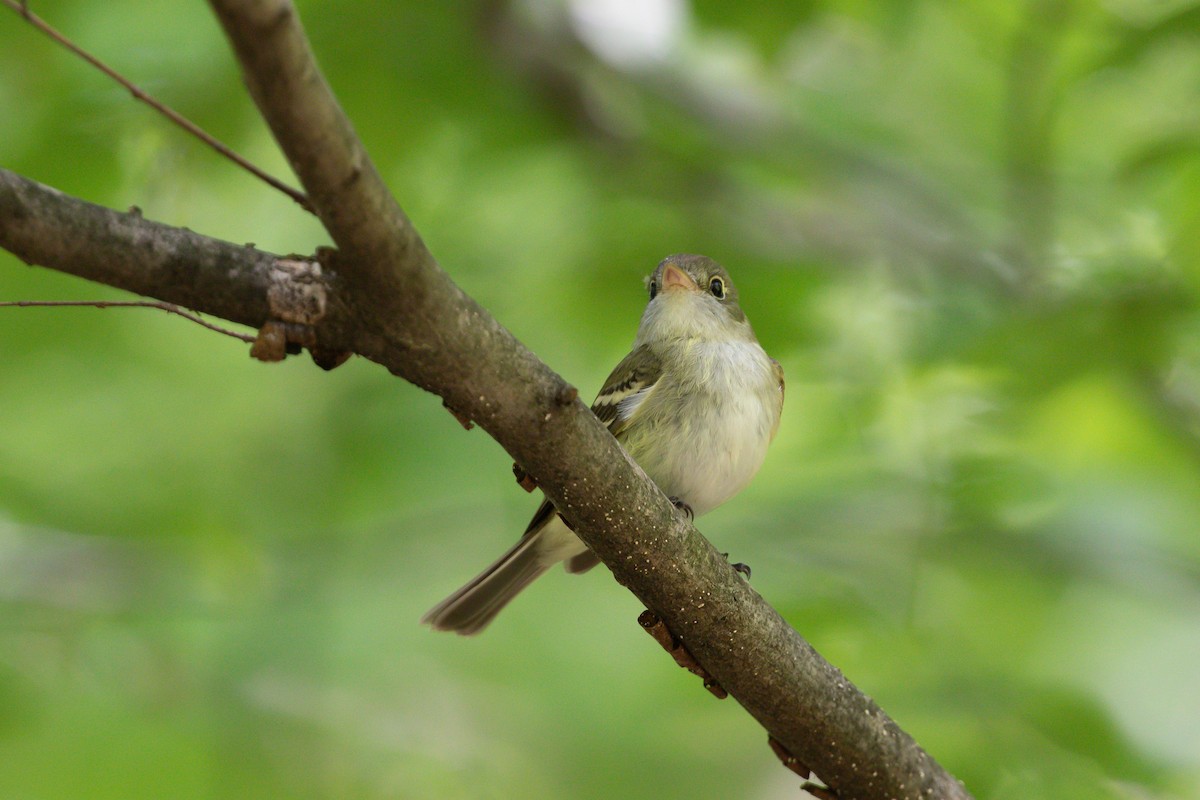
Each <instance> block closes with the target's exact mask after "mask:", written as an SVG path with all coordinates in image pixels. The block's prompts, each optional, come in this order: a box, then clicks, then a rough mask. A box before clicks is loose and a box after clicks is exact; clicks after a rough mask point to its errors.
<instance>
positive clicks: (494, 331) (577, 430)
mask: <svg viewBox="0 0 1200 800" xmlns="http://www.w3.org/2000/svg"><path fill="white" fill-rule="evenodd" d="M212 5H213V7H214V9H215V10H216V12H217V14H218V16H219V18H220V20H221V23H222V25H223V26H224V27H225V30H226V32H227V34H228V36H229V38H230V40H231V42H232V43H233V46H234V49H235V51H236V52H237V54H238V57H239V59H240V60H241V63H242V68H243V71H244V73H245V78H246V82H247V84H248V85H249V86H250V90H251V94H252V95H253V96H254V98H255V100H256V102H257V103H258V104H259V107H260V109H261V110H262V112H263V115H264V117H265V118H266V119H267V121H268V123H269V124H270V126H271V128H272V131H273V132H274V134H275V137H276V139H277V140H278V141H279V143H280V145H281V146H282V148H283V150H284V152H285V153H286V154H287V156H288V158H289V160H290V161H291V163H292V165H293V167H294V168H295V170H296V172H297V174H298V175H299V177H300V180H301V182H302V183H303V185H304V187H305V189H306V190H307V191H308V193H309V197H310V198H311V200H312V202H313V204H314V206H315V207H316V210H317V212H318V214H319V216H320V218H321V220H322V222H323V223H324V224H325V226H326V228H327V230H328V231H329V233H330V235H331V236H332V238H333V240H334V241H335V242H336V243H337V244H338V246H339V248H340V250H339V251H338V252H337V253H336V254H332V255H330V256H329V257H327V258H323V259H322V264H323V265H324V267H325V271H324V272H323V274H322V277H321V278H320V280H321V282H322V287H323V289H324V290H325V291H326V292H327V294H328V298H327V303H326V308H327V311H326V312H325V314H324V316H323V317H322V318H320V319H319V321H317V322H316V323H315V324H314V325H313V326H312V327H313V335H314V339H315V341H317V342H318V343H319V344H321V345H322V346H330V347H336V348H339V349H346V350H352V351H354V352H357V353H360V354H362V355H364V356H366V357H368V358H370V359H372V360H375V361H377V362H379V363H381V364H383V365H384V366H386V367H387V368H388V369H389V370H391V371H392V372H393V373H395V374H398V375H401V376H403V377H405V378H406V379H408V380H410V381H412V382H413V383H415V384H417V385H419V386H422V387H424V388H426V389H429V390H430V391H434V392H436V393H437V394H439V395H441V396H442V397H443V398H444V400H445V402H446V403H447V404H448V405H449V406H450V407H451V408H453V409H455V410H456V411H457V412H459V414H460V415H461V416H462V417H464V418H468V419H472V420H474V421H476V422H477V423H478V424H479V425H480V426H481V427H483V428H484V429H485V430H487V431H488V433H489V434H490V435H492V437H493V438H495V439H496V441H498V442H499V443H500V444H501V445H502V446H503V447H504V448H505V449H506V450H507V451H508V452H509V453H510V454H511V455H512V456H513V457H514V458H515V459H516V460H517V462H518V463H519V464H520V465H521V466H522V467H523V468H524V470H525V471H526V472H527V473H528V474H529V475H531V476H533V477H534V478H535V479H536V481H537V483H538V485H539V486H541V488H542V489H543V490H544V491H545V492H546V494H547V495H548V496H549V497H550V499H551V500H553V501H554V503H555V505H556V506H557V507H558V508H559V509H560V510H561V511H562V513H563V514H564V516H565V517H567V518H568V519H569V520H570V522H571V523H572V524H573V526H574V528H575V531H576V532H577V533H578V534H579V536H580V537H581V538H582V539H583V540H584V541H585V542H587V544H588V545H589V546H591V547H592V549H593V550H594V551H595V552H596V554H597V555H598V556H599V557H600V558H601V559H602V560H603V561H604V562H605V564H607V565H608V566H609V568H610V569H611V570H612V572H613V574H614V576H615V577H616V578H617V580H618V581H619V582H621V583H622V584H623V585H625V586H627V587H628V588H629V589H630V590H631V591H633V592H634V594H636V595H637V596H638V598H639V599H641V600H642V602H643V603H645V604H646V606H647V608H649V609H650V610H652V611H653V612H655V613H656V614H657V615H658V616H659V617H660V618H661V619H662V620H663V621H664V622H665V623H666V624H667V626H668V627H669V629H670V631H671V632H672V633H673V634H674V635H675V636H676V637H677V638H678V639H679V640H681V642H682V643H683V645H684V646H686V648H687V649H688V651H690V652H691V654H692V655H693V656H694V657H695V658H696V660H697V661H698V662H699V664H700V665H701V666H702V667H703V668H704V670H705V671H707V672H708V673H709V674H710V675H711V676H712V677H713V678H714V679H715V680H716V681H717V682H718V683H719V684H720V685H721V686H723V687H724V688H725V689H726V690H728V692H729V693H730V694H732V695H733V696H734V697H735V698H737V699H738V701H739V702H740V703H741V704H742V706H743V707H744V708H745V709H746V710H747V711H748V712H749V713H750V714H752V715H753V716H754V717H755V718H756V719H757V720H758V721H759V722H760V723H762V725H763V726H764V727H765V728H766V729H767V730H768V732H769V733H770V734H771V736H772V738H773V739H775V740H777V742H778V743H779V744H781V745H782V746H783V748H785V749H786V750H787V751H788V752H790V753H791V754H792V755H793V756H795V757H796V758H798V759H799V760H800V761H802V762H804V763H805V764H807V765H808V766H810V767H811V768H812V769H814V770H815V771H816V772H817V773H818V774H819V775H820V776H821V777H822V778H823V779H824V780H825V781H826V782H827V783H828V784H829V785H830V786H831V787H833V788H834V789H835V790H836V791H837V793H838V796H839V797H841V798H843V800H850V799H851V798H864V799H865V800H872V799H874V798H879V799H880V800H882V799H883V798H965V797H968V795H967V793H966V791H965V790H964V789H963V788H962V786H961V784H959V783H958V782H957V781H955V780H954V778H953V777H951V776H950V775H949V774H948V773H946V772H945V771H944V770H943V769H942V768H941V767H940V766H938V764H937V763H936V762H935V761H934V760H933V759H932V758H931V757H930V756H929V755H928V754H927V753H925V752H924V751H923V750H922V749H921V748H920V747H918V746H917V744H916V743H915V742H914V741H913V740H912V739H911V737H909V736H908V735H907V734H906V733H904V732H903V731H902V730H901V729H900V728H899V727H898V726H897V725H896V724H895V723H894V722H893V721H892V720H891V719H889V718H888V717H887V716H886V715H885V714H884V713H883V712H882V711H881V710H880V709H879V708H878V707H877V706H876V705H875V704H874V703H873V702H872V701H871V700H870V699H869V698H867V697H866V696H864V695H863V694H862V693H861V692H859V691H858V690H857V689H856V688H855V687H854V686H853V685H852V684H851V683H850V682H849V681H847V680H846V679H845V677H844V676H842V674H841V673H840V672H839V671H838V670H837V669H836V668H834V667H833V666H831V665H830V664H829V663H828V662H826V661H825V660H824V659H822V658H821V657H820V655H819V654H817V653H816V651H815V650H813V648H812V647H810V646H809V645H808V644H807V643H806V642H805V641H804V640H803V639H802V638H801V637H800V636H799V634H797V633H796V632H795V631H794V630H792V628H791V627H790V626H788V624H787V623H786V622H785V621H784V620H783V619H782V618H781V617H780V616H779V615H778V614H777V613H776V612H775V610H774V609H773V608H771V606H770V605H768V604H767V603H766V601H765V600H763V598H762V597H760V596H759V595H758V594H757V593H756V592H755V591H754V590H753V589H751V588H750V587H749V585H748V584H747V583H746V582H745V581H744V580H743V579H742V578H741V576H740V575H738V574H737V573H736V572H735V571H734V570H733V569H732V568H731V567H730V565H729V564H728V563H727V562H726V560H725V559H724V557H722V556H721V555H720V554H719V553H717V552H716V551H715V550H714V549H713V548H712V546H711V545H710V544H709V543H708V542H707V541H706V540H705V539H704V538H703V537H701V536H700V535H699V534H698V533H697V532H696V530H695V529H694V528H693V527H692V525H691V524H690V523H689V522H688V521H687V520H685V519H684V518H683V516H682V515H681V514H678V513H676V511H675V509H674V507H673V506H672V505H671V503H670V501H668V500H667V498H666V497H665V496H664V495H663V494H662V492H660V491H659V490H658V488H657V487H656V486H655V485H654V484H653V483H652V482H651V481H650V480H649V479H648V478H647V477H646V476H645V474H644V473H643V472H642V471H641V470H640V469H639V468H638V467H637V465H636V464H634V463H633V461H632V460H630V459H629V457H628V456H627V455H626V454H625V452H624V451H623V450H622V449H621V448H620V446H619V445H618V444H617V442H616V440H615V439H613V438H612V436H610V435H609V433H608V431H607V430H606V429H605V428H604V426H603V425H601V424H600V422H599V421H598V420H597V419H596V418H595V416H594V415H592V414H591V413H590V411H589V410H588V409H587V407H586V406H585V405H584V404H583V403H581V402H580V401H579V400H578V399H577V397H576V395H577V392H576V391H575V390H574V389H573V388H572V387H570V386H569V385H568V384H567V383H566V382H565V381H563V379H562V378H560V377H559V376H558V375H556V374H555V373H554V372H552V371H551V370H550V369H549V368H548V367H546V366H545V365H544V364H542V363H541V362H540V361H539V360H538V359H537V358H536V357H535V356H534V355H533V354H532V353H530V352H529V351H528V350H527V349H526V348H524V347H523V346H522V345H521V344H520V343H519V342H518V341H517V340H516V339H515V338H514V337H513V336H512V334H511V333H509V332H508V331H507V330H506V329H505V328H504V327H503V326H501V325H500V324H499V323H498V322H497V321H496V320H495V319H493V318H492V317H491V316H490V315H489V314H488V313H487V312H486V311H485V310H484V309H483V308H481V307H480V306H479V305H478V304H476V303H475V302H474V301H473V300H472V299H471V298H469V297H467V296H466V295H465V294H464V293H463V292H462V291H461V290H460V289H459V288H458V287H457V286H455V285H454V283H453V282H452V281H451V280H450V279H449V278H448V277H447V276H446V274H445V273H444V272H443V271H442V270H441V269H440V268H438V266H437V265H436V263H435V262H434V260H433V258H432V256H431V255H430V254H429V252H428V250H427V249H426V248H425V246H424V244H423V243H422V242H421V240H420V237H419V236H418V235H417V233H416V231H415V230H414V229H413V227H412V225H411V224H410V223H409V221H408V220H407V218H406V217H405V216H404V213H403V211H402V210H401V209H400V207H399V206H398V205H397V204H396V202H395V200H394V199H393V198H392V197H391V195H390V193H389V192H388V191H387V189H386V187H385V186H384V185H383V182H382V180H381V179H380V177H379V174H378V173H377V171H376V170H375V169H374V167H373V166H372V164H371V162H370V160H369V158H368V157H367V155H366V153H365V150H364V149H363V146H362V144H361V143H360V142H359V141H358V139H357V138H356V136H355V135H354V132H353V129H352V128H351V126H350V123H349V121H348V120H346V118H345V116H344V114H343V113H342V111H341V109H340V108H339V107H338V106H337V103H336V101H335V99H334V97H333V95H332V92H331V91H330V90H329V87H328V86H327V85H326V84H325V82H324V80H323V78H322V77H321V75H320V73H319V71H318V69H317V67H316V65H315V62H314V61H313V58H312V54H311V53H310V52H309V49H308V44H307V40H306V38H305V36H304V33H303V31H302V29H301V28H300V24H299V21H298V19H297V17H296V14H295V11H294V10H293V9H292V7H291V5H290V4H289V3H287V2H285V1H284V0H247V1H246V2H239V1H238V0H212ZM0 175H2V173H0ZM9 175H11V174H9ZM21 180H23V179H17V180H16V181H15V182H14V181H13V180H12V179H11V178H7V177H6V178H5V179H4V180H3V181H0V245H2V246H4V247H6V248H9V249H12V250H13V251H14V252H16V253H17V254H18V255H20V256H21V257H22V258H25V259H26V260H27V261H31V262H38V263H47V264H48V265H50V266H54V267H56V268H58V267H60V265H63V264H65V261H64V260H62V256H63V254H62V253H60V252H58V249H57V248H56V247H54V246H53V244H51V243H49V242H48V241H42V242H40V243H38V242H35V241H33V240H35V239H40V240H52V239H56V238H66V239H69V240H71V241H72V246H71V248H70V252H71V256H72V258H74V259H75V260H76V263H73V264H71V266H70V267H69V268H68V267H64V268H66V269H67V271H70V272H73V273H74V274H79V275H83V276H84V277H90V278H93V279H98V280H102V281H103V282H106V283H110V282H111V283H114V285H120V286H122V287H123V288H130V289H132V290H133V291H138V292H140V293H145V294H151V295H153V296H157V297H161V298H162V299H166V300H169V301H171V302H176V303H179V304H181V305H185V306H188V307H191V308H196V309H199V310H203V311H205V312H207V313H212V314H215V315H217V316H223V317H226V318H227V319H234V320H235V321H239V322H245V323H247V324H252V325H258V324H261V323H262V322H263V321H265V320H269V319H271V318H273V317H274V316H275V311H274V309H273V308H272V303H271V302H270V300H269V294H270V289H271V270H272V269H274V270H275V271H278V266H277V265H278V260H277V259H276V257H274V256H270V255H268V254H263V253H259V252H258V251H255V250H253V249H250V248H239V247H237V246H236V245H231V244H224V243H217V242H215V241H214V240H210V239H206V238H205V237H198V236H197V235H196V234H192V233H189V232H186V231H178V230H175V229H169V228H167V226H155V224H154V223H148V222H146V221H145V220H140V218H136V217H135V218H131V216H132V215H121V214H116V213H115V212H106V211H105V210H103V209H98V210H97V209H96V207H94V206H89V205H88V204H84V203H82V202H81V201H76V200H69V199H68V200H66V201H65V203H67V204H78V206H69V205H64V204H56V203H53V202H50V201H48V200H47V198H46V193H49V192H53V190H49V189H46V188H45V187H36V185H34V188H32V189H31V188H30V187H29V186H28V185H27V184H30V183H31V182H27V181H26V182H24V183H25V184H26V185H24V186H22V185H21V184H20V181H21ZM14 183H16V184H17V188H16V189H15V190H14V189H12V188H9V187H10V186H11V185H13V184H14ZM59 197H61V195H59ZM68 207H71V208H75V210H76V211H78V212H79V213H80V214H81V216H80V217H79V218H73V217H72V213H74V212H72V213H68V212H67V208H68ZM146 226H152V227H150V228H147V227H146ZM148 231H149V234H154V235H156V236H157V238H154V239H153V240H152V243H150V244H149V245H147V244H146V239H145V237H146V236H147V235H149V234H148ZM168 231H174V232H173V233H168ZM154 242H158V243H159V244H155V243H154ZM117 250H124V251H125V253H124V256H118V254H117V253H116V252H115V251H117ZM161 251H166V252H168V253H170V255H169V256H167V257H164V256H163V255H162V252H161ZM43 254H44V255H48V256H51V257H53V258H54V259H55V260H53V261H51V260H43V259H42V258H41V256H42V255H43ZM109 254H111V255H112V256H114V257H118V258H123V260H122V261H121V264H122V266H121V267H120V268H117V269H110V268H108V267H106V266H104V265H103V263H102V262H103V258H104V256H105V255H109ZM188 257H192V258H194V259H195V263H194V264H188V263H186V258H188ZM142 261H144V262H146V263H145V264H144V265H143V264H141V263H140V262H142ZM85 262H86V263H85ZM217 263H220V264H221V267H220V268H217V267H216V266H215V265H216V264H217ZM143 271H144V272H145V276H139V273H142V272H143Z"/></svg>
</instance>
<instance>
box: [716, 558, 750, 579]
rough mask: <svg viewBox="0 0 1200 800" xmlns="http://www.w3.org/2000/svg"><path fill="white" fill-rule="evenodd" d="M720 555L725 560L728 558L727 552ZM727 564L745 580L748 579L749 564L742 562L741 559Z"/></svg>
mask: <svg viewBox="0 0 1200 800" xmlns="http://www.w3.org/2000/svg"><path fill="white" fill-rule="evenodd" d="M721 556H722V557H723V558H724V559H725V560H726V561H728V560H729V553H721ZM729 566H731V567H733V571H734V572H736V573H737V574H739V575H741V576H742V577H744V578H745V579H746V580H750V565H749V564H743V563H742V562H741V561H739V562H737V563H736V564H730V565H729Z"/></svg>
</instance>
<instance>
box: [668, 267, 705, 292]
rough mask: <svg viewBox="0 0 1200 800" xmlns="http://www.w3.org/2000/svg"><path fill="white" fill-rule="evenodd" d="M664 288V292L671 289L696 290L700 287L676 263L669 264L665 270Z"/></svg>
mask: <svg viewBox="0 0 1200 800" xmlns="http://www.w3.org/2000/svg"><path fill="white" fill-rule="evenodd" d="M662 288H663V291H664V292H669V291H670V290H671V289H691V290H692V291H696V290H697V289H699V288H700V287H698V286H697V285H696V282H695V281H694V280H692V278H691V276H689V275H688V274H687V273H686V272H684V271H683V270H681V269H680V268H679V267H677V266H675V265H674V264H667V268H666V269H664V270H663V277H662Z"/></svg>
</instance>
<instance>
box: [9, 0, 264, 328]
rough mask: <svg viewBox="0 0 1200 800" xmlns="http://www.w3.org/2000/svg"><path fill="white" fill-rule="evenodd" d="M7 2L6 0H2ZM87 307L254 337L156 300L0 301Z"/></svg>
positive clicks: (13, 305) (30, 305) (22, 305)
mask: <svg viewBox="0 0 1200 800" xmlns="http://www.w3.org/2000/svg"><path fill="white" fill-rule="evenodd" d="M4 2H8V0H4ZM83 306H85V307H88V308H157V309H158V310H160V311H166V312H167V313H168V314H176V315H178V316H180V317H183V318H184V319H186V320H191V321H192V322H194V323H196V324H197V325H199V326H200V327H202V328H208V329H209V330H210V331H215V332H217V333H223V334H225V335H226V336H232V337H233V338H234V339H240V340H242V341H243V342H248V343H250V344H253V343H254V337H253V336H250V335H249V334H245V333H238V332H237V331H231V330H229V329H228V328H222V327H221V326H220V325H214V324H213V323H211V322H209V321H208V320H206V319H204V318H203V317H201V316H200V315H199V314H196V313H193V312H191V311H188V310H186V309H183V308H180V307H179V306H177V305H174V304H172V303H164V302H162V301H158V300H9V301H6V302H0V308H47V307H49V308H57V307H83Z"/></svg>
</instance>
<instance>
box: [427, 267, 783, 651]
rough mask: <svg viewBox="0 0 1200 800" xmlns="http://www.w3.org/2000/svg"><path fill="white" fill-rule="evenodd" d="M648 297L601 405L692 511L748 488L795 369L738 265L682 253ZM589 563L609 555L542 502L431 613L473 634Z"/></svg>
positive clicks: (647, 468) (619, 435)
mask: <svg viewBox="0 0 1200 800" xmlns="http://www.w3.org/2000/svg"><path fill="white" fill-rule="evenodd" d="M646 291H647V292H648V294H649V299H648V301H647V303H646V308H645V311H644V312H643V313H642V318H641V322H640V323H639V325H638V330H637V335H636V338H635V339H634V343H633V348H632V350H631V351H630V352H629V355H627V356H625V358H624V359H622V360H621V362H620V363H619V364H617V366H616V368H614V369H613V371H612V374H610V375H609V376H608V380H606V381H605V382H604V388H602V389H601V390H600V393H599V394H598V395H597V397H596V400H595V402H593V403H592V407H591V408H592V411H593V413H595V415H596V416H597V417H598V418H599V419H600V421H601V422H603V423H604V424H605V425H607V426H608V430H609V431H610V432H611V433H612V435H613V436H615V437H616V439H617V441H619V442H620V443H621V445H622V446H623V447H624V448H625V450H626V451H627V452H628V453H629V455H630V456H631V457H632V458H633V459H634V461H636V462H637V463H638V465H639V466H640V467H641V468H642V470H643V471H644V472H645V473H646V474H647V475H648V476H649V477H650V478H651V479H652V480H653V481H654V482H655V483H656V484H657V485H658V487H659V488H660V489H661V490H662V491H663V492H664V493H665V494H666V495H667V496H668V497H670V498H671V501H672V502H673V503H674V504H675V505H676V506H677V507H678V508H680V509H681V510H682V511H683V512H684V513H686V514H687V515H688V516H689V517H692V518H694V517H698V516H700V515H701V514H704V513H706V512H708V511H711V510H712V509H714V508H716V507H717V506H719V505H721V504H723V503H724V502H726V501H727V500H729V499H730V498H732V497H733V496H734V495H736V494H737V493H738V492H740V491H741V490H742V489H744V488H745V487H746V486H747V485H748V484H749V483H750V480H751V479H752V478H753V477H754V475H755V474H756V473H757V472H758V470H759V467H761V466H762V463H763V460H764V459H765V457H766V454H767V447H768V445H769V444H770V443H771V441H772V440H773V439H774V438H775V433H776V431H778V429H779V419H780V415H781V412H782V410H783V398H784V379H783V369H782V368H781V367H780V365H779V362H777V361H775V360H774V359H772V358H771V357H770V356H768V355H767V353H766V351H764V350H763V348H762V346H761V345H760V344H759V343H758V339H757V337H755V335H754V331H753V329H752V328H751V327H750V322H749V320H747V319H746V315H745V313H744V312H743V311H742V308H741V306H740V305H739V303H738V292H737V289H736V288H734V285H733V281H732V280H731V279H730V277H729V272H728V271H727V270H726V269H725V268H724V267H723V266H721V265H720V264H718V263H717V262H716V261H714V260H713V259H711V258H708V257H707V256H702V255H695V254H686V253H683V254H676V255H672V256H668V257H667V258H665V259H663V260H662V261H661V262H660V263H659V264H658V266H657V268H656V269H655V270H654V272H653V273H651V275H650V276H649V277H648V278H647V279H646ZM558 563H563V564H564V566H565V568H566V570H567V572H569V573H581V572H586V571H587V570H589V569H591V568H592V567H594V566H595V565H596V564H598V563H600V561H599V558H598V557H597V556H596V555H595V554H594V553H593V552H592V551H591V550H590V549H589V548H588V546H587V545H586V544H584V543H583V541H582V540H581V539H580V538H579V537H577V536H576V535H575V534H574V533H573V532H572V531H571V529H570V527H569V526H568V524H567V523H566V521H564V520H563V518H562V517H561V516H559V514H558V512H557V510H556V509H555V507H554V505H553V504H552V503H551V502H550V501H549V500H543V502H542V504H541V505H540V506H539V507H538V509H537V512H536V513H535V514H534V515H533V519H532V520H530V522H529V525H528V527H527V528H526V529H525V533H524V535H522V537H521V538H520V540H519V541H518V542H517V543H516V544H515V545H513V546H512V547H511V548H510V549H509V550H508V551H507V552H505V553H504V554H503V555H501V556H500V557H499V558H498V559H496V560H495V561H494V562H493V563H492V564H491V565H490V566H489V567H487V569H485V570H484V571H483V572H481V573H479V575H477V576H476V577H475V578H473V579H471V580H470V581H468V582H467V583H466V584H465V585H463V586H462V587H461V588H459V589H458V590H457V591H455V592H454V593H452V594H451V595H450V596H449V597H447V598H446V599H445V600H443V601H442V602H440V603H438V604H437V605H436V606H434V607H433V608H431V609H430V610H429V611H428V612H427V613H426V614H425V615H424V616H423V617H422V618H421V622H423V623H425V624H428V625H430V626H431V627H433V628H434V629H435V630H441V631H453V632H455V633H458V634H461V635H464V636H470V635H473V634H477V633H479V632H480V631H482V630H483V629H484V628H485V627H486V626H487V625H488V624H489V623H491V621H492V620H493V619H494V618H495V617H496V615H497V614H498V613H500V611H501V610H502V609H503V608H504V607H505V606H506V605H508V603H509V602H510V601H512V599H513V598H515V597H516V596H517V594H519V593H520V592H521V590H522V589H524V588H525V587H526V586H528V585H529V584H530V583H532V582H533V581H534V579H536V578H538V577H539V576H540V575H542V574H543V573H544V572H546V571H547V570H548V569H550V568H551V567H553V566H554V565H555V564H558Z"/></svg>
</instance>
